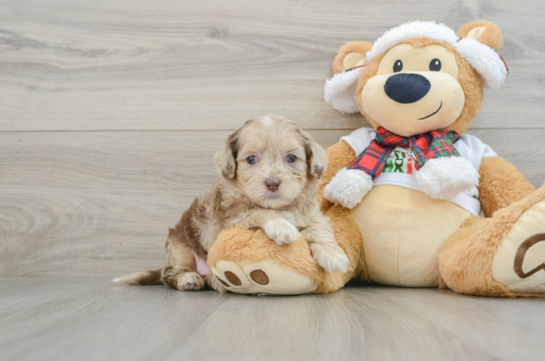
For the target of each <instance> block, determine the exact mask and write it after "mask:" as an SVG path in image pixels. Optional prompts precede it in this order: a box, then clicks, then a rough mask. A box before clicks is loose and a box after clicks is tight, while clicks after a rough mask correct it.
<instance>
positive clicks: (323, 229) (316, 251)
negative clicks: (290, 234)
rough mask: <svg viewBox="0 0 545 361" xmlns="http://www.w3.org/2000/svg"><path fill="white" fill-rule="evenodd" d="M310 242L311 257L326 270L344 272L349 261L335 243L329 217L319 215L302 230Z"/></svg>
mask: <svg viewBox="0 0 545 361" xmlns="http://www.w3.org/2000/svg"><path fill="white" fill-rule="evenodd" d="M302 233H303V235H304V236H305V237H307V239H308V241H309V243H310V251H311V252H312V258H314V260H315V261H316V262H318V264H319V265H320V267H322V268H323V269H325V270H326V271H327V272H332V273H333V272H343V273H344V272H346V271H347V270H348V264H349V263H350V262H349V260H348V257H347V256H346V253H344V251H343V250H342V248H341V247H339V245H338V244H337V240H336V239H335V235H334V233H333V229H332V228H331V224H330V223H329V219H328V218H327V217H325V216H323V215H319V216H317V217H316V219H315V220H314V221H313V222H312V223H311V224H310V225H309V226H308V227H306V228H305V229H304V230H303V231H302Z"/></svg>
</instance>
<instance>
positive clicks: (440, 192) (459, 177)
mask: <svg viewBox="0 0 545 361" xmlns="http://www.w3.org/2000/svg"><path fill="white" fill-rule="evenodd" d="M415 178H416V182H417V183H418V185H419V187H420V189H421V190H422V192H424V193H426V194H427V195H429V196H430V197H432V198H435V199H449V198H452V197H454V196H456V195H458V194H460V193H462V192H464V191H467V190H470V189H471V188H473V187H475V186H477V185H479V172H478V171H477V170H476V169H475V167H473V164H471V162H470V161H469V160H467V159H465V158H462V157H449V158H447V157H440V158H433V159H430V160H428V161H427V162H426V164H424V166H423V167H422V168H420V170H419V171H418V172H416V174H415Z"/></svg>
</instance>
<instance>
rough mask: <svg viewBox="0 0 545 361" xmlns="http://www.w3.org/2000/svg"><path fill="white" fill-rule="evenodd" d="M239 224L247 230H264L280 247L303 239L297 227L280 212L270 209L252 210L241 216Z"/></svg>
mask: <svg viewBox="0 0 545 361" xmlns="http://www.w3.org/2000/svg"><path fill="white" fill-rule="evenodd" d="M235 223H237V222H235ZM239 223H241V224H242V225H243V226H245V227H247V228H250V227H259V228H261V229H263V231H265V233H266V234H267V236H269V238H270V239H272V240H273V241H275V242H276V244H278V245H280V246H281V245H283V244H289V243H293V242H295V241H298V240H299V238H300V237H301V234H300V233H299V230H298V229H297V227H295V226H294V225H293V224H291V223H290V222H288V221H287V220H285V219H284V218H283V217H282V215H281V214H280V212H277V211H273V210H270V209H254V210H251V211H249V212H247V213H245V214H243V215H242V216H241V219H240V222H239Z"/></svg>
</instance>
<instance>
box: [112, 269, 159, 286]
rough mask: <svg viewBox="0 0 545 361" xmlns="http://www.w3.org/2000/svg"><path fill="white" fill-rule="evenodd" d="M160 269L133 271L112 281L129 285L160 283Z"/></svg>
mask: <svg viewBox="0 0 545 361" xmlns="http://www.w3.org/2000/svg"><path fill="white" fill-rule="evenodd" d="M161 271H162V270H160V269H159V270H156V271H147V272H134V273H131V274H128V275H126V276H123V277H121V278H114V279H113V280H112V282H123V283H127V284H129V285H135V286H138V285H162V284H163V280H162V278H161Z"/></svg>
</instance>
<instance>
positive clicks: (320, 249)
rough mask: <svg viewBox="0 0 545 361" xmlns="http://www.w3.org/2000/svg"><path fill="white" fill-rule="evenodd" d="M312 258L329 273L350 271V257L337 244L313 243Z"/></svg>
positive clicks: (311, 247)
mask: <svg viewBox="0 0 545 361" xmlns="http://www.w3.org/2000/svg"><path fill="white" fill-rule="evenodd" d="M310 250H311V252H312V258H314V260H315V261H316V262H318V264H319V265H320V267H322V268H323V269H325V270H326V271H327V272H331V273H334V272H343V273H346V271H347V270H348V263H349V261H348V257H346V254H345V253H344V251H343V250H342V248H341V247H339V246H338V245H336V244H323V243H312V244H311V245H310Z"/></svg>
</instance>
